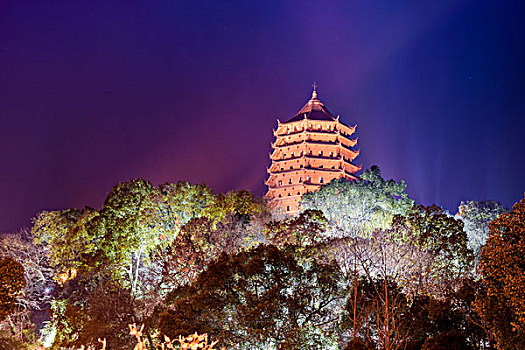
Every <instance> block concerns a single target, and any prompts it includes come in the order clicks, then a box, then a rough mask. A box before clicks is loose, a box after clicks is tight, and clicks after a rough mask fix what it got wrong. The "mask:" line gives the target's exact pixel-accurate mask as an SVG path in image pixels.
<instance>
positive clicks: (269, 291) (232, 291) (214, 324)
mask: <svg viewBox="0 0 525 350" xmlns="http://www.w3.org/2000/svg"><path fill="white" fill-rule="evenodd" d="M339 298H340V289H339V284H338V274H337V269H336V268H335V267H334V266H333V265H326V264H312V266H310V267H308V268H303V267H301V266H300V265H299V264H298V263H297V261H296V260H295V258H294V257H293V255H292V254H290V253H287V252H284V251H282V250H279V249H278V248H276V247H275V246H272V245H269V246H259V247H257V248H255V249H253V250H250V251H247V252H241V253H238V254H236V255H232V256H228V255H226V254H222V255H221V257H220V258H219V259H218V260H217V261H215V262H212V263H211V264H210V265H209V267H208V269H207V270H206V271H204V272H203V273H202V274H201V275H199V277H198V278H197V279H196V280H195V281H194V282H193V283H192V284H191V285H186V286H183V287H180V288H178V289H176V290H174V291H173V292H172V293H170V295H169V296H168V298H167V305H168V307H167V308H166V310H164V311H163V312H162V314H161V317H160V324H159V329H160V331H161V332H162V333H164V334H166V335H168V336H169V337H173V336H176V335H177V334H190V333H193V332H195V331H197V330H198V331H199V332H206V333H208V334H210V335H212V336H213V338H214V339H219V340H220V342H221V344H223V345H225V346H229V345H233V344H236V346H238V347H239V348H249V349H254V348H264V349H268V348H277V347H278V348H279V349H298V348H305V347H308V348H312V349H324V348H326V347H323V344H322V342H323V341H327V340H328V339H329V337H327V336H326V334H327V332H328V334H329V333H330V331H331V329H332V327H334V326H335V321H336V320H337V317H336V316H335V314H334V311H335V310H334V306H335V305H336V304H337V301H338V299H339Z"/></svg>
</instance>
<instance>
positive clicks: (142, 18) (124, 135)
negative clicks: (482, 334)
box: [0, 0, 525, 232]
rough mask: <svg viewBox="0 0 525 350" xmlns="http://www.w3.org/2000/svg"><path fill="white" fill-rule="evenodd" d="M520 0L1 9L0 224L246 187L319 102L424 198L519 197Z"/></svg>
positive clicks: (522, 180) (523, 58) (523, 77)
mask: <svg viewBox="0 0 525 350" xmlns="http://www.w3.org/2000/svg"><path fill="white" fill-rule="evenodd" d="M524 23H525V5H524V4H523V2H522V1H505V2H499V1H484V0H480V1H479V0H478V1H476V0H470V1H468V0H465V1H458V0H451V1H448V0H444V1H435V0H433V1H421V0H418V1H401V0H398V1H348V0H342V1H331V2H322V1H278V2H272V1H244V2H239V3H235V2H234V1H231V2H224V3H221V2H219V1H216V0H215V1H185V2H183V1H174V0H171V1H129V0H128V1H111V0H104V1H94V0H91V1H69V0H68V1H41V0H39V1H24V0H12V1H11V0H4V1H1V2H0V121H1V127H0V170H1V171H0V232H7V231H12V230H16V229H17V228H18V227H20V226H24V225H28V224H29V222H30V221H29V220H30V218H31V217H32V216H34V215H35V214H36V213H37V212H39V211H40V210H43V209H46V210H51V209H64V208H69V207H83V206H85V205H89V206H92V207H99V206H100V205H101V204H102V202H103V200H104V198H105V196H106V194H107V193H108V191H109V190H110V189H111V188H112V187H113V186H114V185H115V184H116V183H118V182H119V181H126V180H129V179H131V178H138V177H143V178H146V179H148V180H150V181H151V182H153V183H154V184H160V183H164V182H176V181H178V180H189V181H191V182H194V183H200V182H204V183H207V184H209V185H210V186H211V187H212V188H213V189H214V190H216V191H227V190H230V189H241V188H247V189H250V190H252V191H253V192H254V193H255V194H257V195H263V194H264V192H265V187H264V184H263V181H264V179H265V178H266V167H267V166H268V165H269V158H268V153H269V152H270V150H271V149H270V142H271V141H272V138H273V136H272V128H275V127H276V118H277V117H279V118H280V119H281V120H286V119H287V118H289V117H291V116H292V115H293V114H294V113H295V112H297V111H298V110H299V108H300V107H302V105H303V104H304V103H305V102H306V101H307V100H308V99H309V97H310V94H311V84H312V82H313V81H316V82H317V84H318V85H319V88H318V92H319V98H320V99H321V100H322V101H323V102H324V103H325V105H326V106H327V107H328V109H329V110H330V111H331V112H332V113H334V114H339V115H340V116H341V120H342V121H344V122H346V123H347V124H351V125H353V124H358V128H357V136H358V137H359V148H360V149H361V156H360V157H358V158H357V160H356V163H357V164H360V163H362V164H363V165H364V167H365V168H367V167H369V166H370V165H373V164H377V165H379V166H380V167H381V169H382V171H383V176H384V177H386V178H394V179H404V180H405V181H406V182H407V183H408V192H409V194H410V195H411V196H413V197H414V198H415V199H416V200H417V201H419V202H421V203H423V204H432V203H436V204H439V205H441V206H444V207H445V208H447V209H449V210H451V211H454V212H455V209H456V208H457V205H458V204H459V202H460V201H461V200H468V199H493V200H497V201H501V202H503V203H504V204H505V205H509V206H510V205H512V203H514V202H515V201H517V200H519V199H520V198H522V197H523V193H524V191H525V135H524V131H525V68H524V67H525V24H524Z"/></svg>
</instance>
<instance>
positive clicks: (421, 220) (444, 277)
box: [390, 205, 474, 296]
mask: <svg viewBox="0 0 525 350" xmlns="http://www.w3.org/2000/svg"><path fill="white" fill-rule="evenodd" d="M390 232H391V233H392V236H393V238H394V239H396V240H401V241H407V240H408V241H412V244H413V245H414V247H415V248H417V249H418V250H419V254H418V256H417V258H416V259H415V260H414V265H413V267H412V271H413V272H415V274H414V275H413V276H409V275H407V277H410V278H411V281H407V282H409V283H411V284H412V285H413V286H414V287H417V288H418V289H419V291H420V292H421V291H426V292H430V293H431V294H433V295H434V296H438V295H439V294H442V293H444V292H445V290H444V288H445V289H446V288H451V287H454V286H455V282H456V284H457V283H460V282H461V281H462V279H463V278H464V277H465V276H467V275H468V274H469V273H470V272H471V270H472V263H473V259H474V257H473V254H472V251H471V250H470V249H468V246H467V236H466V233H465V231H464V230H463V223H462V222H461V221H460V220H457V219H455V218H454V217H452V216H450V215H448V214H447V213H445V212H444V211H443V209H442V208H440V207H438V206H436V205H432V206H429V207H425V206H422V205H417V206H415V207H414V208H413V209H412V210H409V211H408V212H407V214H406V216H396V217H395V218H394V222H393V224H392V229H391V230H390Z"/></svg>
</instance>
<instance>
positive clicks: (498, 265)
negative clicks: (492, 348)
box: [476, 198, 525, 349]
mask: <svg viewBox="0 0 525 350" xmlns="http://www.w3.org/2000/svg"><path fill="white" fill-rule="evenodd" d="M489 229H490V235H489V238H488V240H487V244H486V245H485V247H484V248H483V249H482V250H481V260H480V263H479V270H480V272H481V275H482V278H483V284H484V286H485V290H484V293H483V295H482V297H481V298H480V299H479V300H478V303H477V304H476V307H477V310H478V312H479V313H480V315H481V317H482V318H483V320H484V321H485V323H486V324H487V325H488V327H489V328H490V329H491V330H492V331H493V332H494V336H495V338H496V341H497V346H498V349H523V348H525V198H524V199H522V200H521V201H520V202H518V203H516V204H514V206H513V207H512V210H511V211H509V212H508V213H505V214H502V215H501V216H500V217H499V218H497V219H495V220H494V221H493V222H492V223H491V224H490V225H489Z"/></svg>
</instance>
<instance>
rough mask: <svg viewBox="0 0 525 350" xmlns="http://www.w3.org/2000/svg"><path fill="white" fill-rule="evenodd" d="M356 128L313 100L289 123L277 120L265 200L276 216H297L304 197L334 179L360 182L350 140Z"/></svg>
mask: <svg viewBox="0 0 525 350" xmlns="http://www.w3.org/2000/svg"><path fill="white" fill-rule="evenodd" d="M355 128H356V126H355V125H354V126H348V125H346V124H344V123H342V122H340V121H339V116H337V117H334V116H333V115H332V114H331V113H330V112H329V111H328V109H327V108H326V107H325V106H324V104H323V103H322V102H321V101H320V100H319V99H318V98H317V91H316V86H315V84H314V90H313V93H312V98H311V99H310V100H309V101H308V102H307V103H306V104H305V105H304V107H303V108H301V110H300V111H299V112H298V113H297V114H296V115H295V116H293V117H292V118H291V119H289V120H288V121H286V122H280V121H279V120H277V130H274V131H273V134H274V136H275V138H276V139H275V142H274V143H272V148H273V152H272V153H271V154H270V159H271V161H272V165H271V166H270V168H268V169H267V171H268V173H269V177H268V180H266V185H267V186H268V192H267V193H266V196H265V198H266V199H267V200H268V203H269V205H270V207H271V208H272V209H274V210H275V211H277V212H281V213H286V214H290V215H296V214H297V213H298V212H299V209H300V208H299V204H300V202H301V196H302V195H303V194H305V193H308V192H313V191H316V190H318V189H319V188H320V187H321V186H323V185H325V184H328V183H329V182H330V181H332V180H333V179H339V178H345V179H348V180H355V179H357V176H356V173H357V172H358V171H359V170H361V166H356V165H354V164H352V161H353V160H354V159H355V158H356V157H357V156H358V155H359V150H354V146H355V145H356V144H357V138H355V139H351V138H350V137H351V135H352V134H353V133H354V132H355Z"/></svg>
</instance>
